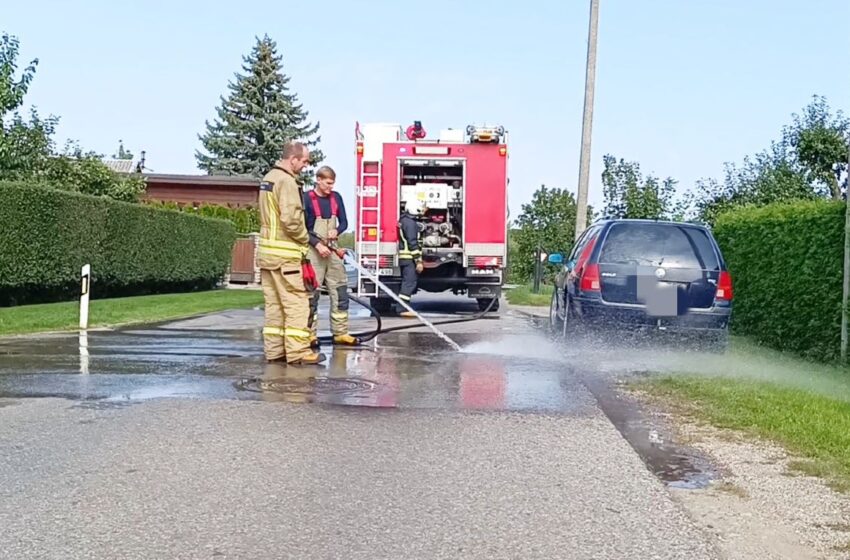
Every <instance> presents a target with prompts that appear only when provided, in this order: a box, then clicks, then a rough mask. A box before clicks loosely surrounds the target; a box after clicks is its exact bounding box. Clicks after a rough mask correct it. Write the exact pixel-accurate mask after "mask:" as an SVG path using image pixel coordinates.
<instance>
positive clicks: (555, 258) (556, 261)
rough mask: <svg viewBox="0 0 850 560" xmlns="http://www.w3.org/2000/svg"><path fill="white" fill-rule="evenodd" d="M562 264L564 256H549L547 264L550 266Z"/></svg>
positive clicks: (557, 254) (558, 254)
mask: <svg viewBox="0 0 850 560" xmlns="http://www.w3.org/2000/svg"><path fill="white" fill-rule="evenodd" d="M563 262H564V255H562V254H561V253H552V254H551V255H549V263H550V264H561V263H563Z"/></svg>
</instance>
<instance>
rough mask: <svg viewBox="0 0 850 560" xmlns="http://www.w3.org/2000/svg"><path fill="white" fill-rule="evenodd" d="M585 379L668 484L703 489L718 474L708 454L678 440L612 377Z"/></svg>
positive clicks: (619, 427) (601, 405)
mask: <svg viewBox="0 0 850 560" xmlns="http://www.w3.org/2000/svg"><path fill="white" fill-rule="evenodd" d="M583 381H584V384H585V386H586V387H587V388H588V390H589V391H590V392H591V393H592V394H593V396H594V397H595V398H596V401H597V402H598V403H599V408H601V409H602V412H604V413H605V416H607V417H608V420H610V421H611V423H612V424H614V426H615V427H616V428H617V431H619V432H620V434H621V435H622V436H623V438H624V439H625V440H626V441H627V442H629V445H631V446H632V449H634V450H635V452H636V453H637V454H638V455H639V456H640V458H641V460H643V462H644V464H645V465H646V467H647V468H648V469H649V470H650V471H651V472H652V473H653V474H654V475H655V476H657V477H658V478H659V479H660V480H662V481H663V482H664V483H665V484H667V486H670V487H674V488H683V489H699V488H704V487H706V486H708V485H709V484H710V483H711V482H712V480H714V479H715V478H717V472H716V470H715V469H714V467H713V466H712V464H711V462H710V461H709V460H708V458H707V457H704V456H702V455H701V454H700V453H698V452H697V451H696V450H694V449H691V448H688V447H686V446H683V445H680V444H678V443H676V442H675V441H674V440H673V438H672V437H671V436H670V435H669V432H670V430H669V429H668V427H667V426H663V425H662V423H661V422H660V421H659V420H657V419H653V418H652V417H651V416H650V415H649V414H648V413H647V412H646V411H645V410H644V409H643V407H642V406H641V405H640V403H639V402H637V401H636V400H634V399H633V398H631V397H629V396H627V395H625V394H623V393H622V392H621V391H619V390H617V388H616V387H615V386H614V385H613V384H612V382H611V380H610V379H604V378H602V377H594V378H585V379H584V380H583Z"/></svg>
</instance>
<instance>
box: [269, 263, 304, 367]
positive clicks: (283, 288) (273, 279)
mask: <svg viewBox="0 0 850 560" xmlns="http://www.w3.org/2000/svg"><path fill="white" fill-rule="evenodd" d="M260 280H261V282H262V286H263V297H264V299H265V304H266V305H265V326H264V327H263V349H264V351H265V355H266V359H268V360H282V359H286V361H287V362H294V361H296V360H300V359H302V358H304V357H306V356H309V355H311V354H312V350H311V349H310V328H311V325H310V323H311V320H310V299H311V297H312V293H311V292H310V291H308V290H307V288H306V287H305V286H304V277H303V276H302V274H301V265H300V264H294V263H292V264H289V263H287V264H284V265H283V266H282V267H281V268H278V269H272V270H268V269H263V270H261V271H260Z"/></svg>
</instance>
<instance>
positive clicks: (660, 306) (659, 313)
mask: <svg viewBox="0 0 850 560" xmlns="http://www.w3.org/2000/svg"><path fill="white" fill-rule="evenodd" d="M645 297H646V313H647V315H649V316H651V317H675V316H676V315H678V314H679V289H678V286H677V285H676V284H671V283H669V282H656V283H655V285H654V286H652V287H651V288H650V289H648V290H647V293H646V296H645Z"/></svg>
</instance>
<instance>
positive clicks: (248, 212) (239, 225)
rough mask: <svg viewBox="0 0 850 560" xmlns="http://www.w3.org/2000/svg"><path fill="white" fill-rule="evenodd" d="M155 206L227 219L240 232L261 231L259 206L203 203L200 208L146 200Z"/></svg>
mask: <svg viewBox="0 0 850 560" xmlns="http://www.w3.org/2000/svg"><path fill="white" fill-rule="evenodd" d="M145 204H148V205H150V206H152V207H154V208H165V209H168V210H179V211H181V212H185V213H187V214H194V215H196V216H204V217H206V218H218V219H220V220H227V221H229V222H231V223H232V224H233V227H235V228H236V231H237V232H238V233H259V232H260V211H259V210H258V209H257V208H228V207H226V206H219V205H216V204H202V205H201V206H200V207H198V208H194V207H192V206H188V205H185V204H184V205H182V206H181V205H179V204H177V203H176V202H161V201H155V200H152V201H146V202H145Z"/></svg>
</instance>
